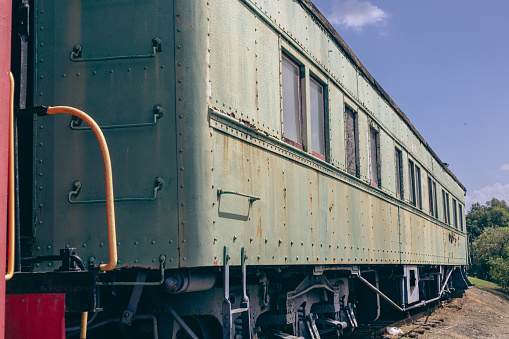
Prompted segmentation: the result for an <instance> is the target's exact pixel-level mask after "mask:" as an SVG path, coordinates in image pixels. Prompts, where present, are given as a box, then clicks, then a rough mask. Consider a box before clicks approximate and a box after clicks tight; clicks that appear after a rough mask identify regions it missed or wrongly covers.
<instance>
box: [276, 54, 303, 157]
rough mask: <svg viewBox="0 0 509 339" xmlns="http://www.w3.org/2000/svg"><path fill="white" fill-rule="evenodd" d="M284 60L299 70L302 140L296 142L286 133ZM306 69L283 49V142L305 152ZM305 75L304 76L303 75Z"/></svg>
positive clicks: (300, 130)
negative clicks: (304, 80) (303, 86)
mask: <svg viewBox="0 0 509 339" xmlns="http://www.w3.org/2000/svg"><path fill="white" fill-rule="evenodd" d="M283 60H286V61H288V62H289V63H291V64H293V65H294V66H296V67H297V68H298V70H299V78H298V103H299V108H298V109H299V112H298V114H299V132H300V133H299V137H300V140H298V141H295V140H292V139H290V138H288V137H286V135H285V134H286V133H285V118H284V116H285V114H284V110H285V108H284V80H283V62H284V61H283ZM303 68H304V65H303V64H302V63H301V62H299V61H298V59H297V58H295V57H294V56H292V54H290V52H289V51H287V50H286V49H282V50H281V106H282V110H281V121H282V134H283V141H284V142H286V143H287V144H290V145H292V146H293V147H296V148H298V149H300V150H304V138H305V134H304V126H305V124H304V113H305V105H304V102H303V88H302V82H303V79H305V71H304V70H303ZM303 73H304V74H303Z"/></svg>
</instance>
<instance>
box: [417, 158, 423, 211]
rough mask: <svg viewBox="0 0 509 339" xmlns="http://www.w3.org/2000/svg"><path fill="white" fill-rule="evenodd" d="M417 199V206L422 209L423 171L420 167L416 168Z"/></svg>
mask: <svg viewBox="0 0 509 339" xmlns="http://www.w3.org/2000/svg"><path fill="white" fill-rule="evenodd" d="M415 199H416V206H417V207H418V208H419V209H422V194H421V169H420V168H419V167H418V166H415Z"/></svg>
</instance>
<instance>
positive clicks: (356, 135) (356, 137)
mask: <svg viewBox="0 0 509 339" xmlns="http://www.w3.org/2000/svg"><path fill="white" fill-rule="evenodd" d="M349 112H351V115H352V120H353V133H354V137H353V139H354V140H353V148H354V157H355V161H354V162H355V174H354V173H351V171H350V168H349V167H348V165H349V162H348V157H349V156H348V154H349V147H348V145H349V143H348V140H349V138H348V129H347V115H348V114H350V113H349ZM343 116H344V119H345V161H346V162H345V164H346V172H347V173H348V174H350V175H353V176H355V177H357V178H360V176H361V169H360V150H359V116H358V112H357V111H356V110H355V109H353V108H352V107H350V106H349V105H347V104H346V103H345V105H344V115H343Z"/></svg>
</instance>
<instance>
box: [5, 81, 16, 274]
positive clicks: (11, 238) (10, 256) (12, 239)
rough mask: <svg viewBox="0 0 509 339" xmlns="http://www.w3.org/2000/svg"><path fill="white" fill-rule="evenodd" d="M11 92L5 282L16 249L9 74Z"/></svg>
mask: <svg viewBox="0 0 509 339" xmlns="http://www.w3.org/2000/svg"><path fill="white" fill-rule="evenodd" d="M10 80H11V92H10V105H9V194H8V199H9V203H8V209H9V210H8V215H9V245H8V250H7V273H6V274H5V280H10V279H11V278H12V277H13V275H14V259H15V254H16V248H15V246H14V244H15V242H16V235H15V232H16V230H15V224H14V214H15V208H14V76H13V75H12V73H10Z"/></svg>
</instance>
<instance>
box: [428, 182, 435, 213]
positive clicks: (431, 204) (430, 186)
mask: <svg viewBox="0 0 509 339" xmlns="http://www.w3.org/2000/svg"><path fill="white" fill-rule="evenodd" d="M428 198H429V199H428V200H429V214H430V215H431V216H434V215H435V204H434V202H433V180H431V178H430V177H428Z"/></svg>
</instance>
